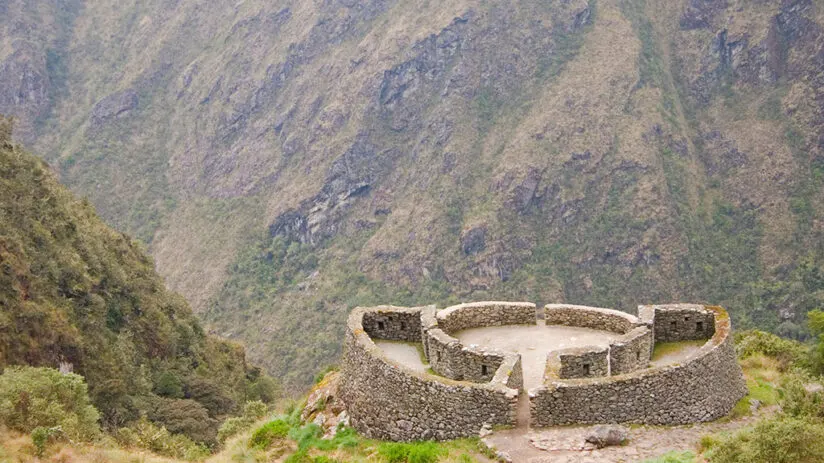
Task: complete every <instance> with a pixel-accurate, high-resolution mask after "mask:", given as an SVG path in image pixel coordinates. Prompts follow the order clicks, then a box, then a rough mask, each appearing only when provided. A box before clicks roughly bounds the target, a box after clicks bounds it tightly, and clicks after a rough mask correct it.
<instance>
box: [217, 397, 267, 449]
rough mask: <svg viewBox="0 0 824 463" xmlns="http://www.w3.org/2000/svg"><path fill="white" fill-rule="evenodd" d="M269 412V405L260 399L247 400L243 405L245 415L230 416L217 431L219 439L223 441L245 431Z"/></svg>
mask: <svg viewBox="0 0 824 463" xmlns="http://www.w3.org/2000/svg"><path fill="white" fill-rule="evenodd" d="M267 413H269V406H268V405H266V404H265V403H263V402H262V401H260V400H254V401H250V402H246V404H245V405H244V406H243V415H242V416H236V417H232V418H228V419H227V420H226V421H224V422H223V424H221V425H220V428H219V429H218V431H217V440H218V441H219V442H221V443H223V442H226V439H228V438H230V437H232V436H234V435H236V434H239V433H241V432H242V431H245V430H246V429H248V428H249V427H250V426H252V425H253V424H254V423H255V421H257V420H259V419H261V418H263V417H264V416H266V414H267Z"/></svg>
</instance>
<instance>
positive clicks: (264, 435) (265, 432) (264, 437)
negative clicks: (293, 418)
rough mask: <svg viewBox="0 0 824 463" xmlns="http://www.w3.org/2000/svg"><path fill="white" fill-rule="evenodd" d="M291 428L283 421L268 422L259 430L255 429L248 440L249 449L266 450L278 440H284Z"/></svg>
mask: <svg viewBox="0 0 824 463" xmlns="http://www.w3.org/2000/svg"><path fill="white" fill-rule="evenodd" d="M291 429H292V426H291V425H290V424H289V423H287V422H286V421H284V420H283V419H277V420H274V421H270V422H268V423H266V424H264V425H263V426H261V427H260V428H258V429H256V430H255V432H254V433H253V434H252V438H251V439H249V447H253V448H259V449H263V450H265V449H267V448H269V447H271V445H272V444H273V443H274V442H275V441H276V440H280V439H284V438H285V437H286V436H288V435H289V431H290V430H291Z"/></svg>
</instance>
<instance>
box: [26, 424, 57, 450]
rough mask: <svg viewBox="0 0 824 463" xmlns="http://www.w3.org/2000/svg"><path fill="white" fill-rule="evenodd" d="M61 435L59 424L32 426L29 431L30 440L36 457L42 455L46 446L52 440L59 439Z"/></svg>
mask: <svg viewBox="0 0 824 463" xmlns="http://www.w3.org/2000/svg"><path fill="white" fill-rule="evenodd" d="M62 435H63V430H62V429H61V428H60V426H56V427H54V428H44V427H42V426H41V427H39V428H34V430H33V431H32V432H31V442H32V444H34V448H35V451H36V453H37V456H38V457H42V456H43V454H44V453H45V452H46V446H48V445H49V444H50V443H51V442H52V441H55V440H57V439H59V438H60V437H61V436H62Z"/></svg>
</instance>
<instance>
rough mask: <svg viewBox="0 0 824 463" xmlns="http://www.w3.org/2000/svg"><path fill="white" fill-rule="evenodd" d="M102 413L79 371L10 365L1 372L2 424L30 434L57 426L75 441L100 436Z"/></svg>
mask: <svg viewBox="0 0 824 463" xmlns="http://www.w3.org/2000/svg"><path fill="white" fill-rule="evenodd" d="M98 418H99V414H98V412H97V410H96V409H95V408H94V406H92V404H91V402H90V401H89V396H88V391H87V387H86V383H85V382H84V381H83V377H81V376H79V375H76V374H71V373H70V374H65V375H64V374H61V373H60V372H59V371H57V370H53V369H50V368H32V367H9V368H7V369H6V370H5V372H4V373H3V374H2V375H0V423H2V424H4V425H5V426H7V427H9V428H10V429H13V430H15V431H19V432H23V433H29V432H33V431H34V430H35V429H38V428H40V429H41V431H38V435H42V433H43V431H42V429H53V428H58V429H60V430H61V432H62V434H63V435H65V436H66V437H67V438H69V439H71V440H74V441H89V440H92V439H94V438H95V437H97V436H98V434H99V432H100V428H99V426H98V423H97V420H98Z"/></svg>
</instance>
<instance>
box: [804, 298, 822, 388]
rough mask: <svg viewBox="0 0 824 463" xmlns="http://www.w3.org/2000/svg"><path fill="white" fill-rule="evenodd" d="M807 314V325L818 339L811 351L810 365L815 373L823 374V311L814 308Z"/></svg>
mask: <svg viewBox="0 0 824 463" xmlns="http://www.w3.org/2000/svg"><path fill="white" fill-rule="evenodd" d="M807 316H808V323H807V326H808V327H809V328H810V331H811V332H812V334H813V335H814V336H816V337H817V341H818V342H817V343H816V345H815V347H814V348H813V351H812V358H811V363H812V365H811V367H812V370H813V371H814V372H815V373H817V374H819V375H820V374H824V311H821V310H818V309H816V310H813V311H811V312H809V313H808V314H807Z"/></svg>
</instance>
